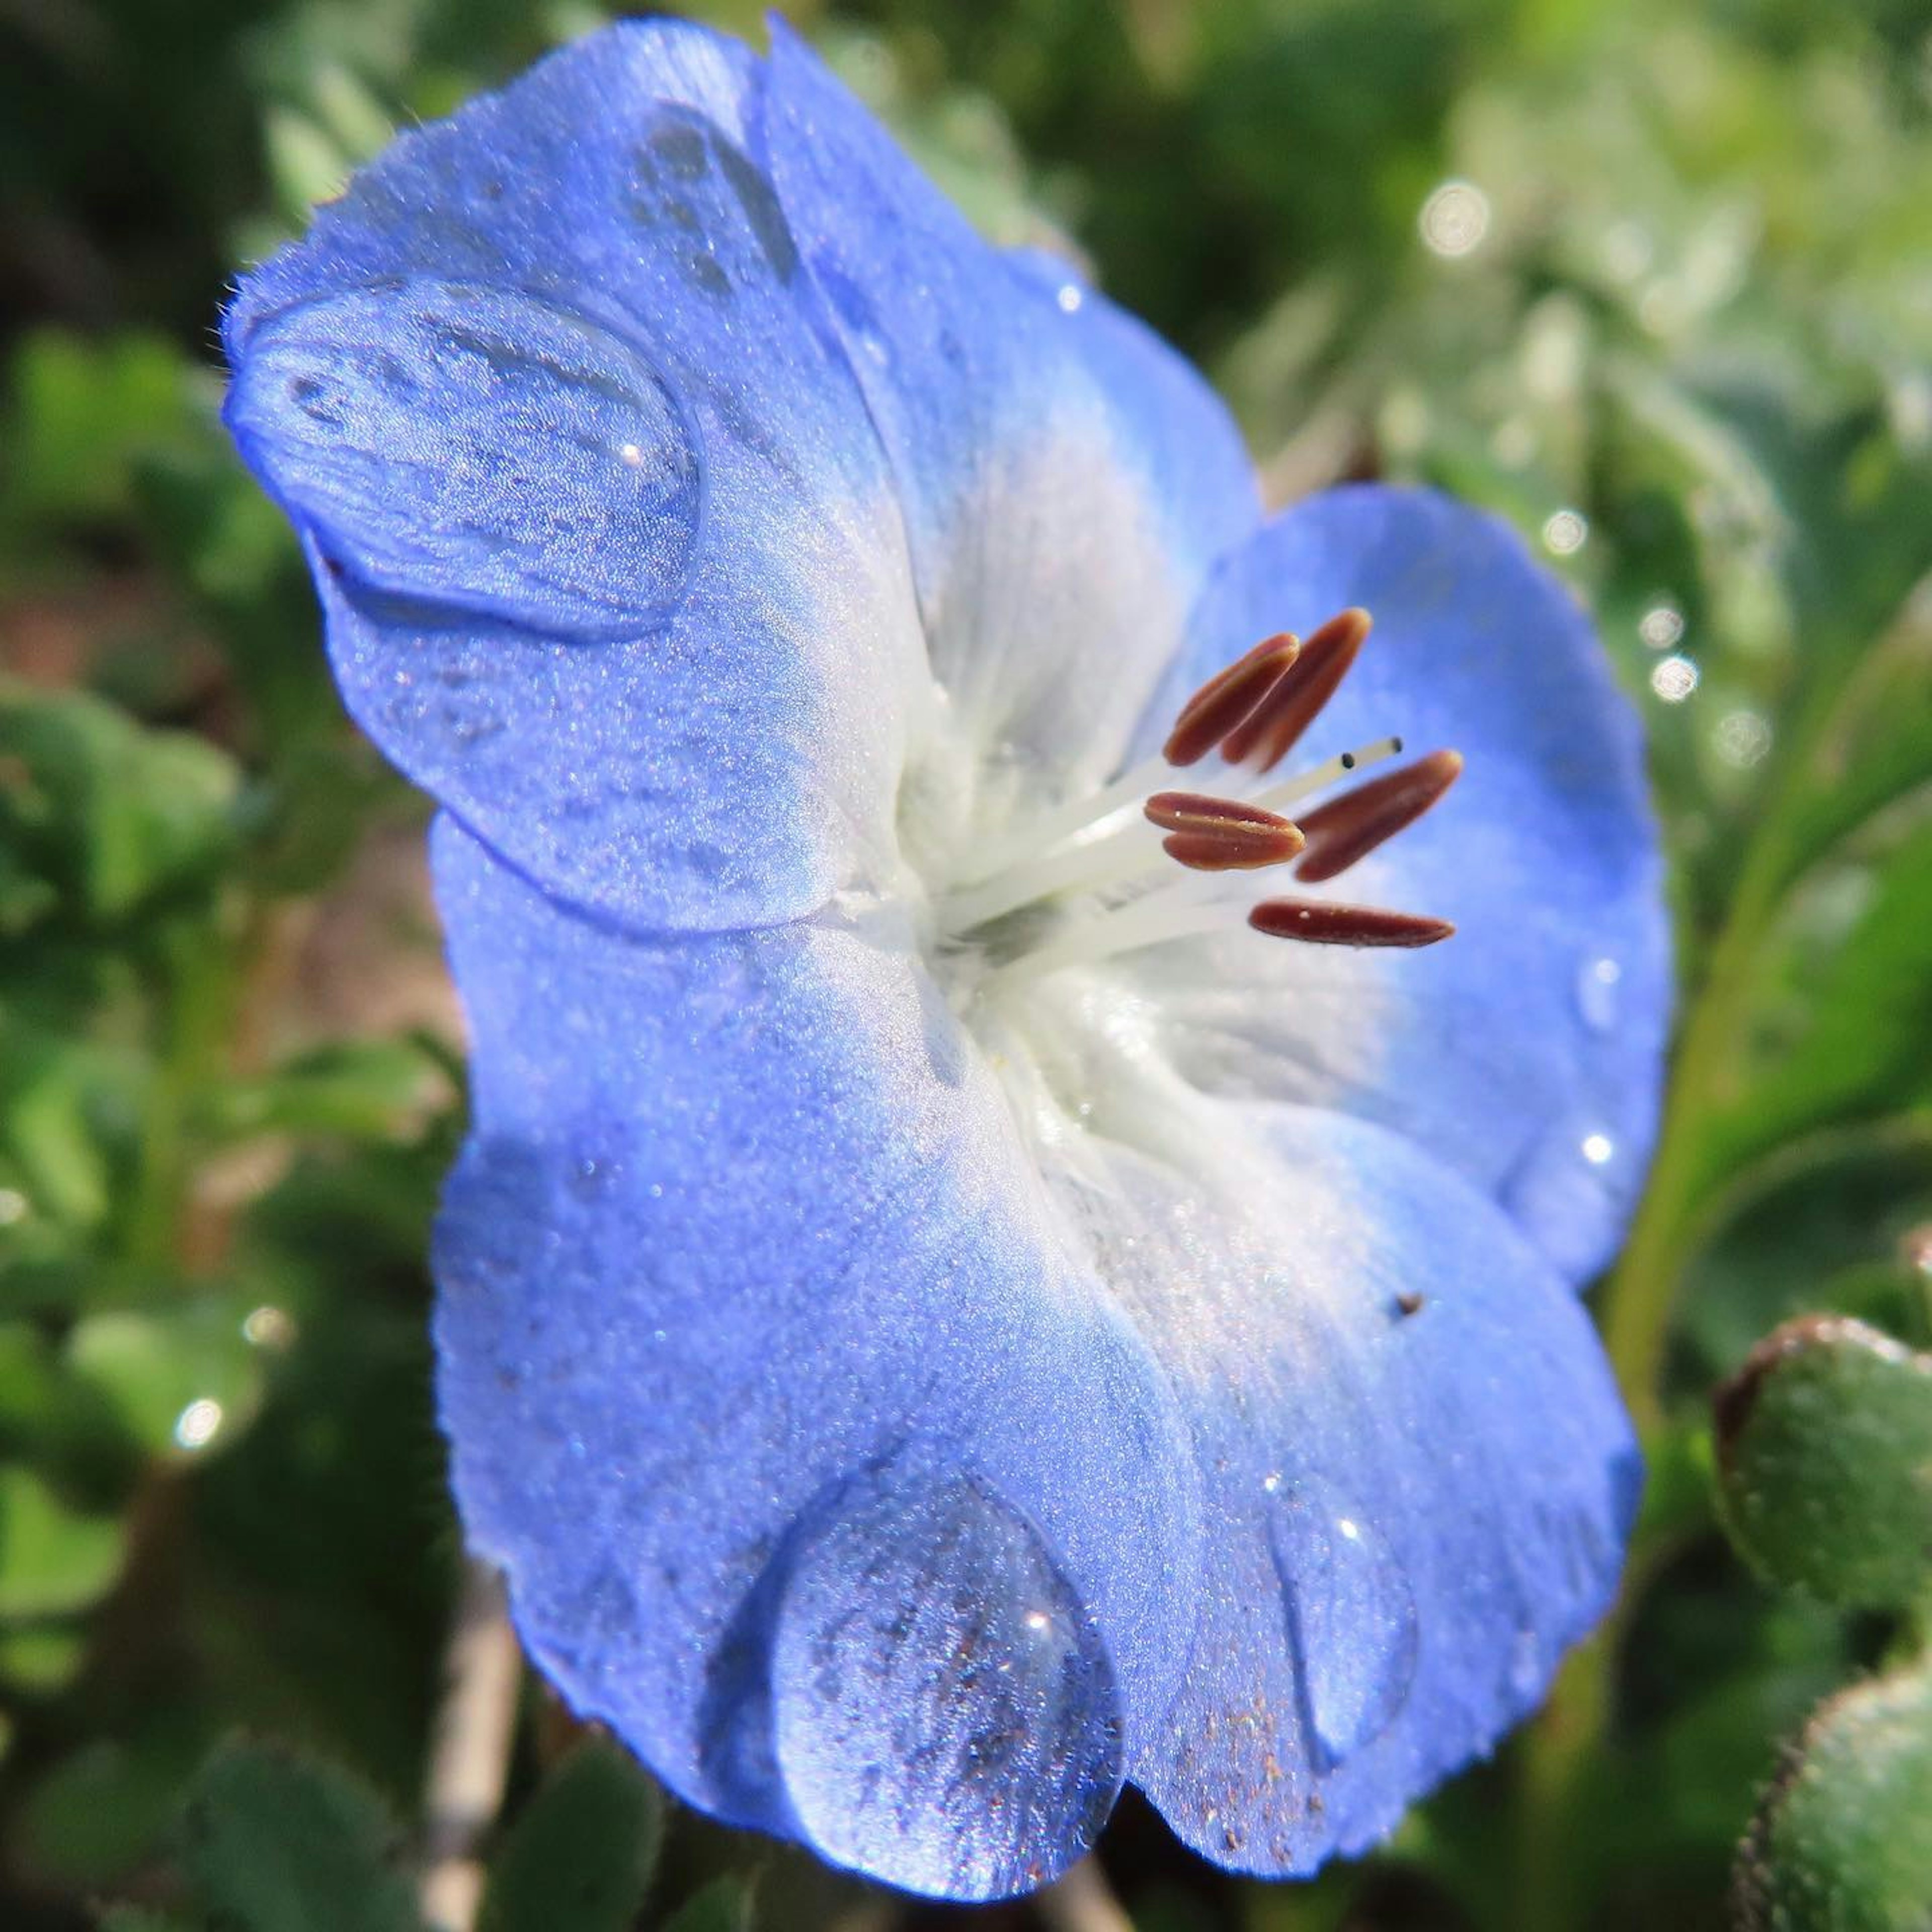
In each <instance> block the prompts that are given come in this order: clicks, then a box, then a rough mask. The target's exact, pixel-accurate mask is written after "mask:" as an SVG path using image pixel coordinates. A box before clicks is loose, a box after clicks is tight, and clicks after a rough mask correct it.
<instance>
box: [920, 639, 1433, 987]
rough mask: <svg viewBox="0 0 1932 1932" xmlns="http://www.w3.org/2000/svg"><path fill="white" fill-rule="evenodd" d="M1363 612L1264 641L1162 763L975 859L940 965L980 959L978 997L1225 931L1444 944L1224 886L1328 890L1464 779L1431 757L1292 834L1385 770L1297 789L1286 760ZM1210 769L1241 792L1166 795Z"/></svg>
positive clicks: (1381, 913)
mask: <svg viewBox="0 0 1932 1932" xmlns="http://www.w3.org/2000/svg"><path fill="white" fill-rule="evenodd" d="M1369 628H1370V623H1369V618H1368V615H1367V612H1365V611H1361V610H1345V611H1343V613H1341V614H1340V616H1337V617H1334V618H1332V619H1330V620H1329V622H1327V623H1326V624H1324V625H1322V627H1321V628H1319V630H1317V631H1315V632H1313V634H1311V635H1310V637H1309V638H1308V640H1307V642H1306V643H1304V642H1303V641H1302V640H1301V639H1299V638H1297V637H1293V636H1292V635H1289V634H1282V635H1280V636H1277V637H1269V638H1267V639H1265V640H1263V641H1262V643H1259V644H1257V645H1256V646H1255V647H1254V649H1252V650H1251V651H1250V652H1247V654H1246V655H1244V656H1243V657H1241V658H1239V659H1238V660H1237V661H1235V663H1234V664H1230V665H1229V666H1228V667H1227V668H1226V670H1222V671H1220V672H1218V673H1217V674H1216V675H1215V676H1214V677H1211V678H1210V679H1208V682H1206V683H1205V685H1202V687H1201V688H1200V689H1199V691H1196V693H1195V694H1193V697H1190V698H1189V700H1187V703H1185V704H1184V705H1183V706H1181V710H1180V712H1179V714H1178V716H1177V718H1176V719H1175V725H1174V729H1173V730H1172V732H1171V733H1169V736H1168V739H1167V742H1166V744H1165V745H1163V748H1162V749H1161V751H1160V753H1159V754H1158V755H1157V756H1156V757H1152V758H1150V759H1148V760H1145V761H1144V762H1143V763H1141V764H1139V765H1136V766H1134V767H1133V769H1131V770H1130V771H1127V772H1124V773H1123V774H1122V775H1121V776H1120V777H1118V778H1115V779H1114V780H1113V781H1112V782H1111V783H1109V784H1106V785H1105V786H1103V787H1101V788H1100V790H1097V791H1095V792H1094V793H1090V794H1088V796H1084V797H1076V798H1073V799H1067V800H1066V801H1064V802H1062V803H1061V804H1060V805H1057V806H1055V808H1053V809H1052V810H1050V811H1046V812H1045V813H1043V814H1040V815H1039V816H1037V817H1034V818H1033V819H1031V820H1022V822H1021V823H1019V825H1018V826H1016V828H1015V829H1014V830H1013V832H1010V834H1008V835H1007V836H1005V837H1004V838H1001V839H999V840H998V841H995V842H994V843H993V844H992V845H991V846H990V847H988V848H987V849H986V850H984V851H983V852H982V853H980V854H978V855H977V857H976V860H975V862H974V864H973V865H972V866H971V868H970V870H969V871H968V875H967V876H965V877H963V878H962V879H961V880H959V882H958V883H956V884H954V885H953V886H952V887H951V888H950V889H949V890H947V891H946V892H944V893H943V894H942V895H941V896H940V897H939V898H938V901H937V902H936V904H935V908H934V914H935V939H936V943H937V944H938V947H939V948H940V949H941V950H942V951H944V952H950V953H953V955H955V956H960V955H964V954H969V953H970V954H972V955H974V956H977V958H978V959H979V960H980V962H981V964H982V967H983V970H982V971H980V973H978V974H976V975H975V980H976V984H975V989H974V990H975V993H976V996H977V997H981V998H984V997H989V996H997V995H998V994H999V993H1000V992H1003V991H1004V990H1005V989H1008V988H1010V987H1012V986H1016V985H1019V984H1022V983H1025V982H1028V981H1030V980H1037V979H1038V978H1040V977H1041V976H1043V975H1044V974H1052V973H1056V972H1059V971H1064V969H1066V968H1069V967H1074V966H1084V965H1092V964H1094V963H1095V962H1098V961H1100V960H1103V959H1109V958H1112V957H1114V956H1117V955H1118V954H1121V953H1127V952H1130V951H1133V950H1136V949H1138V948H1139V947H1146V946H1153V945H1158V944H1163V943H1164V942H1166V941H1169V940H1173V939H1179V938H1187V937H1190V936H1192V935H1196V934H1199V933H1213V932H1221V931H1224V930H1226V929H1227V927H1228V926H1229V925H1231V924H1232V923H1234V922H1236V921H1237V920H1238V919H1243V918H1245V919H1246V922H1247V924H1248V925H1249V926H1251V927H1252V928H1253V929H1254V930H1255V931H1256V932H1260V933H1263V934H1266V935H1270V936H1271V937H1274V938H1284V939H1299V940H1303V941H1310V942H1313V943H1316V944H1327V945H1344V946H1405V947H1415V946H1427V945H1430V944H1433V943H1434V942H1435V941H1437V940H1439V939H1445V938H1448V936H1449V935H1450V934H1451V932H1454V927H1453V926H1450V925H1449V924H1448V922H1445V921H1444V920H1442V919H1429V918H1426V917H1424V916H1421V915H1418V914H1415V913H1400V912H1391V911H1385V910H1382V909H1380V908H1378V907H1367V906H1352V905H1345V904H1339V903H1337V902H1336V901H1333V900H1329V899H1326V898H1313V899H1311V898H1264V899H1262V900H1261V901H1259V903H1256V902H1254V901H1253V900H1252V899H1251V898H1250V896H1248V895H1244V894H1243V893H1241V892H1239V890H1238V889H1235V890H1232V891H1231V889H1230V880H1229V874H1238V873H1243V872H1249V871H1259V870H1262V869H1266V868H1274V867H1277V866H1281V865H1292V867H1293V869H1294V874H1295V877H1297V878H1298V879H1300V880H1304V881H1305V882H1307V883H1311V884H1313V883H1319V882H1321V881H1322V880H1328V879H1331V878H1334V877H1337V876H1338V875H1339V874H1341V873H1342V872H1343V871H1346V870H1347V869H1348V868H1349V866H1351V865H1353V864H1354V863H1355V861H1356V860H1357V859H1360V858H1361V857H1362V856H1364V855H1365V854H1366V853H1369V852H1370V851H1372V850H1374V849H1375V848H1376V847H1377V846H1379V845H1380V844H1382V843H1383V842H1384V841H1386V840H1387V839H1388V838H1392V837H1393V836H1394V835H1395V834H1396V833H1397V832H1400V831H1401V830H1402V829H1403V827H1404V826H1407V825H1409V824H1412V823H1414V821H1415V820H1416V819H1417V818H1418V817H1421V814H1423V813H1424V811H1427V809H1428V808H1429V807H1430V805H1433V804H1434V803H1435V802H1436V799H1439V798H1440V797H1441V796H1442V794H1443V793H1444V792H1445V791H1446V790H1448V788H1449V787H1450V785H1451V784H1453V783H1454V781H1455V779H1456V777H1457V774H1458V773H1459V772H1460V771H1461V769H1462V762H1463V761H1462V759H1461V757H1460V756H1459V755H1458V754H1457V753H1456V752H1454V751H1436V752H1432V753H1431V754H1430V755H1429V756H1427V757H1424V758H1421V759H1418V760H1415V762H1414V763H1411V764H1409V765H1406V766H1400V767H1399V768H1398V769H1395V770H1394V771H1391V772H1388V773H1386V774H1385V775H1382V776H1381V777H1379V778H1373V779H1371V780H1370V781H1367V782H1366V783H1362V784H1356V785H1355V786H1354V787H1352V788H1351V789H1350V790H1347V791H1346V792H1343V793H1341V794H1340V796H1336V797H1334V798H1332V799H1329V800H1328V802H1325V803H1322V804H1321V805H1317V806H1316V807H1315V808H1314V809H1313V810H1312V811H1309V812H1307V814H1304V816H1302V817H1301V818H1300V819H1299V820H1296V819H1295V818H1294V817H1290V816H1289V815H1288V814H1289V812H1290V811H1291V809H1292V808H1296V807H1299V806H1301V805H1302V804H1303V803H1304V802H1305V801H1307V800H1308V799H1313V798H1314V797H1315V796H1317V795H1318V794H1319V793H1322V792H1323V791H1325V790H1328V789H1329V788H1330V787H1333V786H1334V785H1336V784H1339V783H1340V782H1341V781H1343V780H1344V779H1346V778H1349V777H1351V776H1352V775H1354V774H1356V773H1358V772H1364V771H1366V770H1368V769H1370V768H1372V767H1373V766H1377V765H1381V764H1385V763H1389V762H1391V760H1394V759H1395V758H1397V757H1399V756H1400V754H1401V752H1402V748H1403V745H1402V740H1401V739H1400V738H1396V737H1388V738H1381V739H1376V740H1375V741H1374V742H1372V743H1370V744H1367V745H1362V746H1361V747H1359V748H1357V749H1356V750H1355V751H1344V752H1343V753H1342V754H1341V755H1340V757H1334V758H1331V759H1329V760H1327V761H1326V762H1325V763H1321V764H1318V765H1315V766H1311V767H1309V768H1307V769H1303V770H1301V771H1299V772H1289V773H1286V774H1283V772H1281V770H1280V766H1282V763H1283V760H1284V759H1285V758H1286V757H1287V756H1288V754H1289V753H1290V752H1291V751H1292V750H1293V749H1294V748H1295V745H1296V744H1297V743H1298V742H1299V741H1300V739H1301V736H1302V735H1303V733H1304V732H1305V731H1306V730H1307V728H1308V727H1309V726H1310V724H1312V723H1313V721H1314V720H1315V718H1316V716H1317V715H1318V714H1319V712H1320V711H1321V710H1322V707H1323V706H1325V704H1326V703H1328V700H1329V698H1330V697H1331V696H1332V695H1333V694H1334V691H1335V689H1336V688H1337V685H1340V682H1341V681H1342V679H1343V676H1345V675H1346V673H1347V671H1348V669H1349V666H1350V665H1351V664H1352V663H1353V662H1354V661H1355V658H1356V656H1357V655H1358V653H1359V652H1360V651H1361V648H1362V646H1363V644H1364V642H1365V641H1366V640H1367V637H1368V634H1369ZM1211 751H1218V752H1219V753H1220V754H1221V756H1222V757H1223V759H1224V760H1226V762H1227V763H1228V764H1229V766H1231V767H1232V768H1233V770H1232V776H1233V779H1234V782H1233V784H1232V786H1231V787H1226V788H1224V790H1223V791H1221V792H1219V793H1206V792H1193V791H1181V790H1174V789H1172V786H1173V784H1174V781H1175V774H1176V772H1177V770H1178V769H1181V768H1184V767H1185V766H1189V765H1192V764H1193V763H1196V762H1197V761H1198V760H1200V759H1202V758H1203V757H1206V756H1207V755H1208V754H1209V753H1210V752H1211Z"/></svg>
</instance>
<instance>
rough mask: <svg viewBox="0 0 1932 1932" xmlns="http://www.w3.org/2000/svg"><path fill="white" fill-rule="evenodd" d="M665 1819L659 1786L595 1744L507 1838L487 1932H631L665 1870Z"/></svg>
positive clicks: (581, 1749)
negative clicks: (661, 1862)
mask: <svg viewBox="0 0 1932 1932" xmlns="http://www.w3.org/2000/svg"><path fill="white" fill-rule="evenodd" d="M663 1842H664V1799H663V1797H662V1796H661V1793H659V1791H658V1787H657V1786H656V1785H655V1784H654V1783H652V1781H651V1779H650V1778H649V1777H648V1776H646V1774H645V1772H644V1771H643V1769H642V1767H641V1766H639V1765H638V1763H637V1760H635V1759H634V1758H633V1757H631V1755H630V1754H629V1753H628V1752H627V1751H623V1750H622V1749H620V1748H619V1747H618V1746H617V1745H614V1744H611V1743H610V1742H607V1741H606V1740H604V1739H601V1738H595V1737H592V1738H588V1739H585V1740H584V1742H583V1743H581V1744H580V1745H578V1746H577V1748H576V1749H575V1750H574V1751H572V1752H571V1754H570V1755H569V1757H567V1758H565V1760H564V1761H563V1763H562V1764H560V1765H559V1766H558V1767H557V1768H556V1770H555V1771H553V1772H551V1774H550V1776H549V1778H547V1780H546V1781H544V1785H543V1787H542V1789H541V1790H539V1791H538V1793H537V1794H536V1796H535V1797H534V1798H533V1799H532V1800H531V1801H530V1802H529V1805H526V1807H525V1808H524V1809H523V1814H522V1815H521V1816H520V1817H519V1818H518V1819H517V1823H516V1825H515V1826H514V1829H512V1830H511V1833H510V1835H509V1836H508V1838H507V1839H506V1840H505V1842H504V1845H503V1849H502V1851H501V1852H499V1854H498V1855H497V1858H496V1862H495V1864H494V1865H493V1867H492V1868H491V1870H490V1887H489V1890H488V1891H487V1894H485V1895H484V1900H483V1910H482V1916H481V1921H480V1924H481V1932H553V1928H554V1927H559V1926H568V1927H569V1932H627V1928H628V1927H629V1926H630V1925H631V1923H632V1922H633V1921H634V1919H635V1918H636V1917H637V1911H638V1908H639V1907H640V1906H641V1905H642V1904H643V1899H644V1894H645V1893H646V1891H648V1890H649V1888H650V1882H651V1879H652V1876H653V1874H654V1873H655V1871H656V1870H657V1863H658V1852H659V1851H660V1849H661V1848H662V1846H663Z"/></svg>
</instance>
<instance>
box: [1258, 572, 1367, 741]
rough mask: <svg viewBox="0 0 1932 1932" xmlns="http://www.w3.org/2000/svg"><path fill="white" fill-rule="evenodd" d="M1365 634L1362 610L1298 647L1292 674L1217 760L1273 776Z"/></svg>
mask: <svg viewBox="0 0 1932 1932" xmlns="http://www.w3.org/2000/svg"><path fill="white" fill-rule="evenodd" d="M1368 634H1369V613H1367V611H1366V610H1344V611H1343V612H1341V613H1340V614H1339V615H1338V616H1333V617H1331V618H1330V619H1328V622H1327V623H1325V624H1324V625H1322V628H1320V629H1319V631H1316V632H1315V633H1314V634H1313V636H1311V637H1310V638H1309V640H1308V641H1307V643H1305V644H1304V645H1303V646H1302V647H1301V652H1300V654H1299V655H1298V656H1297V658H1296V659H1295V664H1294V666H1293V667H1292V670H1289V671H1286V672H1284V673H1283V674H1282V675H1281V676H1280V677H1278V678H1277V679H1276V680H1275V681H1274V683H1273V684H1272V685H1271V686H1270V687H1269V688H1268V692H1267V694H1265V696H1264V697H1262V700H1261V701H1260V703H1258V704H1256V705H1255V706H1253V708H1252V709H1250V711H1249V712H1247V715H1245V716H1244V717H1243V718H1241V721H1240V722H1239V723H1238V724H1236V725H1235V727H1233V729H1232V730H1229V732H1228V733H1227V734H1226V736H1224V737H1223V739H1222V740H1221V755H1222V756H1223V757H1224V758H1226V760H1228V762H1229V763H1230V764H1234V765H1238V764H1241V763H1245V762H1246V761H1247V760H1248V759H1250V758H1253V760H1254V761H1255V763H1256V766H1257V767H1258V768H1259V769H1261V770H1262V771H1265V772H1266V771H1272V770H1273V769H1274V767H1275V766H1277V765H1278V764H1279V763H1280V762H1281V761H1282V760H1283V758H1284V757H1286V756H1287V755H1288V754H1289V752H1290V751H1292V750H1293V749H1294V748H1295V745H1296V743H1297V742H1298V741H1299V739H1301V734H1302V733H1304V731H1306V730H1307V729H1308V727H1309V726H1310V725H1311V724H1313V723H1314V721H1315V720H1316V717H1317V716H1318V715H1319V713H1320V712H1321V710H1322V706H1324V705H1325V704H1326V703H1328V700H1329V699H1330V698H1331V697H1334V694H1335V688H1336V686H1337V685H1339V684H1340V682H1342V680H1343V678H1345V677H1346V676H1348V674H1349V666H1350V665H1351V664H1353V663H1354V662H1355V658H1356V656H1357V655H1358V653H1359V652H1360V651H1361V648H1362V645H1363V643H1364V640H1366V639H1367V636H1368Z"/></svg>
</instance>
